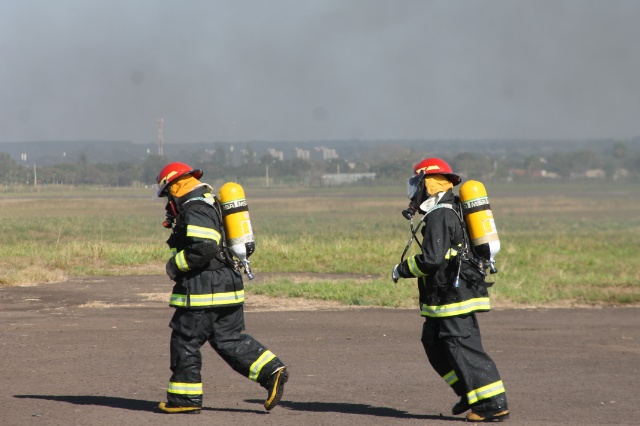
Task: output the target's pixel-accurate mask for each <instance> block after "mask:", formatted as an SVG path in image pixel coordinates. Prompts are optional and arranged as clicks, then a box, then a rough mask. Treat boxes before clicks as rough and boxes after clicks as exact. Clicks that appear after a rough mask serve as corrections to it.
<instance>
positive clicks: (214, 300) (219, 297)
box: [169, 290, 244, 308]
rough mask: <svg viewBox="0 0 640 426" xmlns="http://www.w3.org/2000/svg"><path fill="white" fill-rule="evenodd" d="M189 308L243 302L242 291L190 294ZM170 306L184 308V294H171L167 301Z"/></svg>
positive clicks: (185, 298)
mask: <svg viewBox="0 0 640 426" xmlns="http://www.w3.org/2000/svg"><path fill="white" fill-rule="evenodd" d="M189 299H190V303H189V306H191V307H199V308H203V307H208V306H224V305H231V304H235V303H242V302H244V290H240V291H231V292H228V293H210V294H191V295H189ZM169 305H170V306H176V307H181V308H183V307H186V306H187V295H186V294H172V295H171V300H170V301H169Z"/></svg>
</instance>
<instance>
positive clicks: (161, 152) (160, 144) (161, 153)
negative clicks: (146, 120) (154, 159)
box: [157, 118, 164, 157]
mask: <svg viewBox="0 0 640 426" xmlns="http://www.w3.org/2000/svg"><path fill="white" fill-rule="evenodd" d="M157 124H158V155H159V156H161V157H162V156H164V139H163V137H162V131H163V130H164V118H158V120H157Z"/></svg>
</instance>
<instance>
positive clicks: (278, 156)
mask: <svg viewBox="0 0 640 426" xmlns="http://www.w3.org/2000/svg"><path fill="white" fill-rule="evenodd" d="M267 152H268V153H269V155H270V156H272V157H273V158H276V159H278V160H280V161H282V160H284V153H283V152H282V151H278V150H276V149H275V148H269V149H268V150H267Z"/></svg>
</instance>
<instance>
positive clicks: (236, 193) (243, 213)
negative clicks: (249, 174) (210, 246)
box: [218, 182, 256, 280]
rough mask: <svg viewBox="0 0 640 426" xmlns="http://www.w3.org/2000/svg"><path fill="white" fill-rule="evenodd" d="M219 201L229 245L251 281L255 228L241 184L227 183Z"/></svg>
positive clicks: (221, 189) (219, 195) (219, 196)
mask: <svg viewBox="0 0 640 426" xmlns="http://www.w3.org/2000/svg"><path fill="white" fill-rule="evenodd" d="M218 200H220V204H221V207H222V218H223V220H224V228H225V231H226V234H227V245H228V247H229V249H230V250H231V251H232V252H233V254H234V255H235V256H237V257H238V259H240V262H242V264H243V266H244V269H245V272H246V273H247V276H248V277H249V279H250V280H252V279H253V278H254V275H253V274H252V273H251V269H250V268H249V260H248V258H249V256H251V254H252V253H253V252H254V250H255V248H256V245H255V241H254V239H253V228H252V227H251V220H250V218H249V206H248V205H247V199H246V198H245V195H244V189H242V186H240V184H237V183H235V182H227V183H225V184H224V185H222V187H221V188H220V190H219V191H218Z"/></svg>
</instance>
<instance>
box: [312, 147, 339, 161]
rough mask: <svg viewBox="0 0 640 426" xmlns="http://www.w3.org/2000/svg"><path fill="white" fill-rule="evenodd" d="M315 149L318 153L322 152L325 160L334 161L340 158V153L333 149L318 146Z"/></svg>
mask: <svg viewBox="0 0 640 426" xmlns="http://www.w3.org/2000/svg"><path fill="white" fill-rule="evenodd" d="M313 149H315V150H316V151H319V152H322V159H323V160H333V159H336V158H339V157H338V153H337V152H336V150H335V149H333V148H327V147H325V146H316V147H314V148H313Z"/></svg>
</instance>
